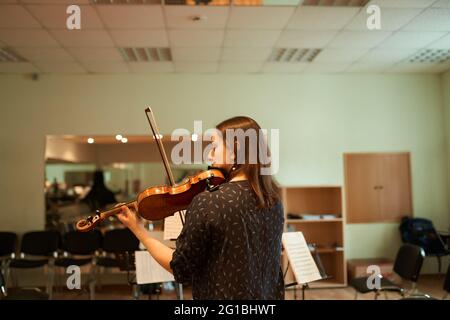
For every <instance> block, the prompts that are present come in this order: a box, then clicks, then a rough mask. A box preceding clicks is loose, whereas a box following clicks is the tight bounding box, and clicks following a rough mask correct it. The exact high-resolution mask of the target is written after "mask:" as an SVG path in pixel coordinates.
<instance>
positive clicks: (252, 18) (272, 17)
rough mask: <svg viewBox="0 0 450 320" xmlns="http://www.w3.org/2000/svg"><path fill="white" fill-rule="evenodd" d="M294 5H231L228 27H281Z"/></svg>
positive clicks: (284, 24)
mask: <svg viewBox="0 0 450 320" xmlns="http://www.w3.org/2000/svg"><path fill="white" fill-rule="evenodd" d="M294 10H295V7H231V11H230V16H229V18H228V24H227V27H228V28H230V29H236V28H238V29H282V28H284V27H285V26H286V24H287V22H288V21H289V18H290V17H291V15H292V13H293V12H294Z"/></svg>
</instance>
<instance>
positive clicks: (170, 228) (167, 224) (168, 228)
mask: <svg viewBox="0 0 450 320" xmlns="http://www.w3.org/2000/svg"><path fill="white" fill-rule="evenodd" d="M180 214H181V215H182V217H183V221H184V217H185V214H186V210H182V211H178V212H176V213H175V214H174V215H173V216H170V217H167V218H165V219H164V240H175V239H177V238H178V236H179V235H180V233H181V229H183V224H182V223H181V219H180Z"/></svg>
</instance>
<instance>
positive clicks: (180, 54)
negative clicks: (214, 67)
mask: <svg viewBox="0 0 450 320" xmlns="http://www.w3.org/2000/svg"><path fill="white" fill-rule="evenodd" d="M220 50H221V49H220V48H219V47H217V48H204V47H201V48H199V47H191V48H172V59H173V60H174V61H219V59H220Z"/></svg>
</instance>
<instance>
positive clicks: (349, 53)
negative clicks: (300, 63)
mask: <svg viewBox="0 0 450 320" xmlns="http://www.w3.org/2000/svg"><path fill="white" fill-rule="evenodd" d="M366 52H367V49H348V50H345V49H329V48H325V49H324V50H322V52H320V53H319V54H318V55H317V57H316V58H315V59H314V62H317V63H327V64H328V63H341V62H354V61H356V60H358V59H359V58H361V57H362V56H363V55H364V54H365V53H366Z"/></svg>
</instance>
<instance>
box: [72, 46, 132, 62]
mask: <svg viewBox="0 0 450 320" xmlns="http://www.w3.org/2000/svg"><path fill="white" fill-rule="evenodd" d="M68 50H69V52H70V53H71V54H72V55H73V56H74V57H75V58H76V59H77V60H79V61H123V57H122V55H121V54H120V52H119V49H117V48H70V49H68Z"/></svg>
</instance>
